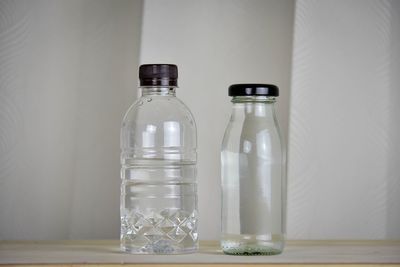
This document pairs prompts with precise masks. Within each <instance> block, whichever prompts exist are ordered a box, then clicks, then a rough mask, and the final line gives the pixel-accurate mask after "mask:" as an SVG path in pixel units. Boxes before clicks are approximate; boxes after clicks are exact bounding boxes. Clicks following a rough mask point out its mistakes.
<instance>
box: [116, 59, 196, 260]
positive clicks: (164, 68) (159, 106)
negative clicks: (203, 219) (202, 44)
mask: <svg viewBox="0 0 400 267" xmlns="http://www.w3.org/2000/svg"><path fill="white" fill-rule="evenodd" d="M139 78H140V88H141V92H142V95H141V97H140V98H139V99H138V100H137V101H136V102H135V103H134V104H133V105H132V106H131V107H130V108H129V110H128V111H127V113H126V115H125V117H124V119H123V122H122V129H121V150H122V153H121V164H122V168H121V178H122V185H121V249H122V250H124V251H127V252H130V253H140V254H180V253H192V252H195V251H197V250H198V234H197V182H196V155H197V154H196V146H197V144H196V143H197V139H196V138H197V137H196V124H195V121H194V118H193V116H192V114H191V112H190V111H189V109H188V108H187V107H186V106H185V104H183V102H182V101H180V100H179V99H178V98H177V97H176V96H175V90H176V88H177V78H178V69H177V66H176V65H170V64H146V65H141V66H140V68H139Z"/></svg>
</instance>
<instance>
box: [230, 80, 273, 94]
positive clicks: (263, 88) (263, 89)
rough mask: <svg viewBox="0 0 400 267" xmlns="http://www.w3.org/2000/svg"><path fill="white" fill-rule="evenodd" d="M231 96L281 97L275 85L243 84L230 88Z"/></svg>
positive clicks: (233, 85)
mask: <svg viewBox="0 0 400 267" xmlns="http://www.w3.org/2000/svg"><path fill="white" fill-rule="evenodd" d="M228 94H229V96H279V88H278V86H276V85H273V84H259V83H241V84H232V85H231V86H229V93H228Z"/></svg>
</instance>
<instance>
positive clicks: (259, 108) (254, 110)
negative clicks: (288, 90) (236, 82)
mask: <svg viewBox="0 0 400 267" xmlns="http://www.w3.org/2000/svg"><path fill="white" fill-rule="evenodd" d="M275 101H276V98H275V97H267V96H235V97H233V99H232V101H231V102H232V103H233V110H232V115H233V116H234V117H236V116H239V117H241V116H246V117H264V118H268V117H270V118H273V117H274V116H275Z"/></svg>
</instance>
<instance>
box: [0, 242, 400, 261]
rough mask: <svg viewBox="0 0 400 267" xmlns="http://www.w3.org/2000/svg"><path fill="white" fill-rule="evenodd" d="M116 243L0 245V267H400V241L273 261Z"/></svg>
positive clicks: (307, 247)
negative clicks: (140, 251) (123, 248)
mask: <svg viewBox="0 0 400 267" xmlns="http://www.w3.org/2000/svg"><path fill="white" fill-rule="evenodd" d="M118 245H119V242H118V241H117V240H100V241H84V240H82V241H3V242H0V264H4V265H6V266H12V265H27V266H39V265H42V264H46V265H49V266H83V265H85V264H90V265H92V266H116V265H120V264H124V265H126V266H133V265H134V266H148V265H149V264H151V265H152V266H163V267H168V266H174V265H176V264H178V265H182V266H199V265H208V266H230V265H232V264H235V266H244V265H246V266H260V265H268V266H278V265H279V266H282V265H291V266H292V267H293V266H307V265H310V264H312V265H314V266H319V265H323V264H329V265H341V266H354V265H363V264H368V265H369V266H380V265H387V266H400V241H289V242H288V244H287V247H286V249H285V251H284V253H283V254H281V255H277V256H254V257H249V256H228V255H224V254H223V253H222V252H221V251H220V249H219V245H218V242H217V241H203V242H201V243H200V251H199V253H195V254H186V255H131V254H126V253H122V252H120V251H119V247H118Z"/></svg>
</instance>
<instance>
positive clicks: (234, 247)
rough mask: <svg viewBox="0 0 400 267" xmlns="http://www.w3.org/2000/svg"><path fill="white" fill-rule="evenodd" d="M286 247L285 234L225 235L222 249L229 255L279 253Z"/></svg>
mask: <svg viewBox="0 0 400 267" xmlns="http://www.w3.org/2000/svg"><path fill="white" fill-rule="evenodd" d="M283 247H284V236H283V235H279V234H278V235H276V234H275V235H269V237H268V236H266V235H233V234H227V235H224V238H223V239H222V241H221V248H222V251H223V252H224V253H225V254H227V255H238V256H253V255H264V256H266V255H278V254H281V253H282V251H283Z"/></svg>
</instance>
